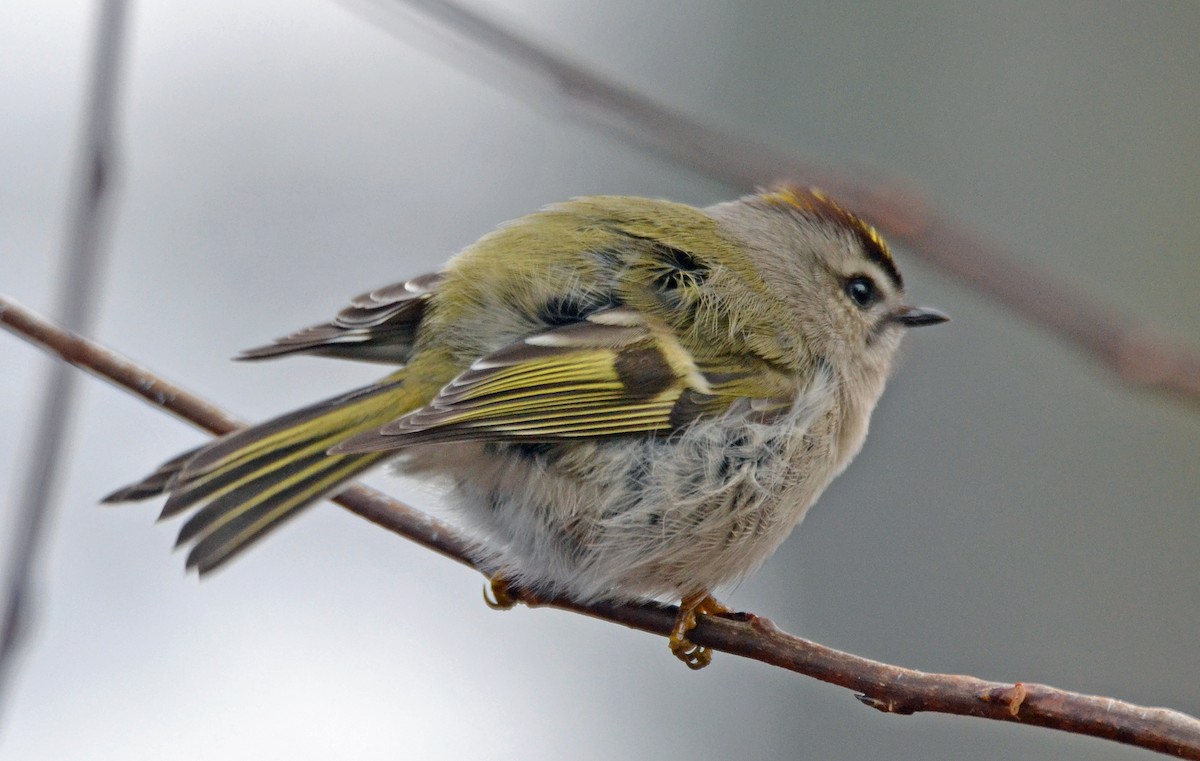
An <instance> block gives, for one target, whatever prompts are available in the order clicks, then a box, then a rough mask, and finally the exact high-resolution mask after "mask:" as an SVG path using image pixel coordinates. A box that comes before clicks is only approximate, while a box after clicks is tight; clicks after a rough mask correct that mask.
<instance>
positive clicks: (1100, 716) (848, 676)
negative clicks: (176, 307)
mask: <svg viewBox="0 0 1200 761" xmlns="http://www.w3.org/2000/svg"><path fill="white" fill-rule="evenodd" d="M0 325H2V326H3V327H4V328H5V329H6V330H8V331H10V332H12V333H14V334H16V335H18V336H20V337H22V338H24V339H25V340H27V341H28V342H30V343H32V344H33V345H35V346H37V347H39V348H41V349H44V350H46V351H48V352H50V353H51V354H54V355H57V356H58V357H59V358H61V359H62V360H63V361H65V362H68V363H70V364H72V365H75V366H77V367H79V368H81V369H83V370H86V371H87V372H90V373H91V374H93V375H95V376H96V377H98V378H101V379H103V380H105V381H108V382H109V383H111V384H113V385H115V386H117V387H119V388H122V389H124V390H126V391H128V392H130V393H132V394H134V395H135V396H139V397H141V398H142V399H144V400H146V401H148V402H150V403H151V404H153V405H155V406H157V407H160V408H162V409H164V410H166V411H167V412H170V413H171V414H173V415H175V416H176V417H180V418H183V419H184V420H187V421H188V422H190V423H193V424H195V425H197V426H199V427H201V428H203V429H205V430H207V431H209V432H211V433H214V434H222V433H228V432H229V431H232V430H234V429H236V428H238V427H239V426H240V422H239V421H238V420H237V419H236V418H234V417H232V416H230V415H229V414H228V413H226V412H224V411H222V410H221V409H219V408H218V407H216V406H214V405H212V404H209V403H208V402H205V401H204V400H202V399H199V398H198V397H196V396H194V395H192V394H190V393H188V392H187V391H184V390H183V389H182V388H180V387H178V386H175V385H173V384H171V383H168V382H167V381H165V380H163V379H161V378H159V377H158V376H157V375H155V374H154V373H152V372H151V371H149V370H148V369H146V368H144V367H142V366H140V365H137V364H135V363H133V362H131V361H129V360H127V359H125V358H123V357H121V356H119V355H118V354H116V353H114V352H112V351H111V350H109V349H106V348H104V347H102V346H100V345H98V344H96V343H93V342H91V341H88V340H87V339H84V338H81V337H79V336H76V335H73V334H71V333H68V332H66V331H64V330H61V329H59V328H57V327H56V326H54V325H53V324H51V323H49V322H48V321H46V320H44V319H42V318H40V317H38V316H37V315H36V314H34V313H33V312H31V311H29V310H27V309H25V308H24V307H22V306H20V305H18V304H16V303H15V302H13V301H11V300H9V299H7V298H5V297H3V296H0ZM333 499H334V501H335V502H337V503H338V504H340V505H342V506H343V507H345V508H346V509H348V510H350V511H351V512H353V513H356V514H357V515H360V516H362V517H364V518H366V519H367V520H370V521H372V522H374V523H376V524H378V525H380V526H383V527H384V528H386V529H388V530H389V531H392V532H394V533H396V534H399V535H400V536H402V537H405V538H407V539H409V540H411V541H415V542H417V543H418V544H420V545H422V546H424V547H426V548H428V549H431V550H433V551H435V552H438V553H440V554H442V555H445V556H446V557H448V558H451V559H452V560H457V561H458V562H460V563H463V564H464V565H467V566H470V567H475V566H474V564H473V563H472V562H471V560H470V558H469V556H468V552H467V550H468V543H467V541H466V540H465V539H463V538H462V537H461V536H459V534H458V533H457V532H456V531H455V530H454V529H453V528H451V527H450V526H448V525H446V524H444V523H442V522H440V521H438V520H436V519H434V518H431V517H429V516H427V515H425V514H423V513H421V512H419V511H417V510H414V509H413V508H411V507H408V506H406V505H404V504H402V503H400V502H398V501H396V500H394V499H391V498H389V497H387V496H385V495H383V494H381V493H379V492H377V491H374V490H372V489H368V488H366V487H364V486H359V485H353V486H350V487H348V488H346V489H345V490H343V491H342V492H340V493H339V494H338V495H337V496H336V497H334V498H333ZM542 602H543V603H544V604H546V605H550V606H552V607H556V608H561V609H563V610H571V611H575V612H577V613H582V614H584V615H588V616H592V617H594V618H599V619H602V620H604V621H610V622H613V623H619V624H623V625H625V626H628V627H631V628H634V629H639V630H642V631H646V632H650V633H653V634H658V635H662V636H665V635H667V634H668V633H669V632H670V630H671V627H672V626H673V624H674V620H675V611H674V609H672V608H669V607H663V606H658V605H653V604H643V605H614V604H610V603H595V604H591V605H581V604H579V603H575V602H572V601H570V600H566V599H553V600H547V601H542ZM688 637H689V638H690V639H691V640H692V641H693V642H696V643H697V644H700V645H704V646H707V647H711V648H713V649H715V650H720V651H722V652H726V653H731V654H734V655H740V656H742V657H745V658H751V659H753V660H757V661H761V662H763V663H767V664H770V665H773V666H778V667H780V668H784V669H788V670H790V671H795V672H797V673H800V674H804V675H806V676H810V677H813V678H815V679H820V680H822V681H825V682H829V683H831V684H836V685H839V686H841V687H846V688H848V689H851V690H854V691H855V692H856V696H857V697H858V699H859V700H860V701H862V702H863V703H865V704H866V705H868V706H871V707H872V708H876V709H878V710H880V711H884V712H887V713H896V714H912V713H917V712H921V711H932V712H938V713H950V714H958V715H963V716H978V717H981V718H986V719H994V720H998V721H1011V722H1016V723H1019V724H1031V725H1035V726H1041V727H1049V728H1052V729H1059V730H1062V731H1065V732H1073V733H1076V734H1082V735H1090V736H1093V737H1100V738H1104V739H1108V740H1114V741H1116V742H1121V743H1126V744H1129V745H1136V746H1139V747H1142V748H1146V749H1148V750H1153V751H1158V752H1160V753H1166V754H1170V755H1174V756H1177V757H1179V758H1189V759H1200V720H1197V719H1195V718H1192V717H1190V716H1187V715H1186V714H1183V713H1180V712H1178V711H1173V710H1169V709H1165V708H1146V707H1142V706H1136V705H1133V704H1130V703H1125V702H1122V701H1118V700H1113V699H1111V698H1106V697H1097V696H1091V695H1081V694H1079V693H1074V692H1067V691H1064V690H1059V689H1056V688H1053V687H1047V686H1045V685H1040V684H1030V683H1022V682H1017V683H1011V684H1010V683H1001V682H988V681H984V680H982V679H977V678H975V677H971V676H959V675H950V674H928V673H924V672H920V671H914V670H911V669H905V668H900V667H898V666H891V665H888V664H885V663H879V662H877V661H872V660H869V659H866V658H861V657H859V656H856V655H851V654H849V653H843V652H840V651H837V650H833V649H831V648H827V647H824V646H822V645H819V644H817V643H815V642H810V641H808V640H804V639H801V638H799V637H795V636H792V635H790V634H786V633H784V632H782V631H780V630H779V629H777V628H776V627H775V626H774V624H772V623H771V622H770V621H768V620H767V619H765V618H760V617H757V616H753V615H744V614H742V615H736V616H731V617H720V618H717V617H703V618H702V620H701V622H700V625H699V626H698V627H697V628H696V629H695V630H693V631H692V632H691V633H689V634H688Z"/></svg>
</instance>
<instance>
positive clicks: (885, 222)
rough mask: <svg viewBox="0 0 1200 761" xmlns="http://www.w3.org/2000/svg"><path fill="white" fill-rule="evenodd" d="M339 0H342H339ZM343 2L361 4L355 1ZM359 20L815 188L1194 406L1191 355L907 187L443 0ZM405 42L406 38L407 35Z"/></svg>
mask: <svg viewBox="0 0 1200 761" xmlns="http://www.w3.org/2000/svg"><path fill="white" fill-rule="evenodd" d="M343 2H345V0H343ZM347 4H348V7H350V8H353V9H361V8H363V6H362V5H361V4H360V3H358V2H348V3H347ZM372 7H374V8H375V9H376V12H374V13H367V14H366V15H367V16H368V18H371V19H372V20H374V21H376V22H377V23H379V24H381V25H382V26H383V27H384V28H385V29H389V30H391V31H397V32H398V31H399V30H398V29H397V28H396V27H395V26H394V25H393V23H392V22H394V21H395V20H396V19H395V18H394V17H393V18H389V17H388V16H387V13H388V12H389V10H390V11H391V12H392V14H393V16H394V15H395V12H396V11H397V10H400V9H402V8H405V9H409V10H411V11H413V12H415V13H416V14H417V18H418V19H421V20H424V21H425V22H426V23H427V24H433V26H434V30H433V31H435V32H437V33H440V39H441V41H442V43H443V44H440V45H437V44H435V45H433V46H432V47H433V48H434V52H435V53H436V54H438V55H440V56H442V57H443V58H444V59H445V60H446V62H447V63H449V64H450V65H452V66H456V67H459V68H461V69H463V70H465V71H466V72H467V73H469V74H471V75H472V76H476V77H479V78H480V79H482V80H484V81H487V82H488V83H489V84H492V85H494V86H496V87H499V88H500V89H501V90H503V91H504V92H506V93H508V94H509V95H511V96H514V97H516V98H519V99H520V100H522V101H524V102H526V103H527V104H529V105H532V106H534V107H537V108H549V109H553V110H556V111H558V112H561V113H563V114H564V115H565V116H567V117H568V118H570V119H574V120H576V121H580V122H582V123H584V124H585V125H590V126H595V127H600V128H602V129H606V130H609V131H611V132H614V133H615V134H616V135H618V136H619V137H621V138H622V139H624V140H627V141H629V142H630V143H633V144H635V145H638V146H641V147H642V148H644V149H646V150H649V151H652V152H653V153H655V154H658V155H659V156H662V157H663V158H666V159H668V160H669V161H672V162H674V163H676V164H678V165H680V166H683V167H686V168H687V169H690V170H692V171H695V172H699V173H701V174H703V175H706V176H708V177H710V178H712V179H715V180H718V181H720V182H723V183H725V184H727V185H729V186H730V187H732V188H735V189H737V190H738V191H739V192H743V193H744V192H749V191H751V190H753V189H755V188H756V187H760V186H763V185H765V184H770V183H772V182H774V181H787V182H792V183H797V184H800V185H806V186H813V187H819V188H821V189H823V190H825V191H826V192H828V193H829V194H830V195H831V196H832V197H834V198H836V199H838V200H839V202H841V203H843V205H845V206H847V207H849V208H851V209H852V210H854V211H855V212H857V213H858V214H860V215H861V216H863V217H864V218H866V219H868V220H869V221H871V223H872V224H874V225H876V226H877V227H878V228H879V229H880V230H881V231H882V232H883V233H884V237H886V238H888V239H889V240H890V241H892V242H893V243H899V244H902V245H904V246H905V247H907V248H908V249H909V250H910V251H911V252H912V254H913V255H914V256H916V257H918V258H920V259H923V260H924V261H926V262H928V263H929V264H930V265H932V266H934V267H937V268H938V269H941V270H942V271H944V272H946V273H948V274H950V275H952V276H954V277H955V278H958V279H959V280H961V281H962V282H964V283H966V284H967V285H969V286H970V287H972V288H973V289H975V290H976V291H978V292H979V293H981V294H983V295H985V296H987V297H989V298H991V299H994V300H996V301H997V302H999V303H1000V304H1002V305H1003V306H1004V307H1005V308H1007V309H1010V310H1012V311H1013V312H1015V313H1017V314H1019V315H1020V316H1022V317H1024V318H1025V319H1027V320H1029V321H1030V322H1032V323H1034V324H1035V325H1037V326H1039V327H1041V328H1042V329H1044V330H1046V331H1047V332H1049V333H1051V334H1052V335H1054V336H1055V337H1056V338H1057V339H1059V340H1060V341H1063V342H1064V343H1066V344H1068V345H1070V346H1072V347H1074V348H1075V349H1077V350H1080V351H1083V352H1085V353H1086V354H1088V355H1090V356H1091V357H1092V359H1093V360H1095V361H1096V362H1098V363H1099V364H1100V365H1101V366H1103V367H1106V368H1108V369H1109V370H1110V371H1112V372H1113V373H1115V374H1116V376H1117V377H1118V378H1119V379H1120V380H1121V381H1123V382H1124V383H1126V384H1129V385H1130V386H1133V387H1138V388H1144V389H1149V390H1152V391H1159V392H1164V393H1166V394H1169V395H1171V396H1173V397H1175V398H1179V399H1183V400H1185V401H1187V402H1190V403H1191V404H1200V349H1198V348H1197V347H1196V346H1195V345H1190V344H1188V343H1187V342H1186V341H1184V340H1182V339H1180V338H1174V337H1171V336H1170V335H1168V334H1166V333H1165V332H1164V331H1162V330H1161V329H1159V328H1157V327H1155V326H1152V325H1150V324H1148V323H1146V322H1144V321H1142V320H1137V319H1133V318H1132V317H1130V316H1129V315H1126V314H1122V313H1121V312H1120V310H1118V309H1116V308H1114V307H1111V306H1108V305H1106V304H1105V303H1103V301H1102V300H1101V299H1100V298H1098V297H1097V296H1096V295H1095V294H1089V293H1087V292H1085V291H1083V290H1082V289H1081V288H1080V287H1079V286H1078V285H1076V284H1074V283H1069V282H1067V281H1066V280H1065V279H1064V278H1062V277H1060V276H1057V275H1055V274H1054V273H1052V272H1050V271H1048V270H1046V269H1044V268H1040V267H1037V266H1035V265H1034V264H1032V263H1031V259H1030V257H1028V256H1022V255H1019V254H1018V253H1017V252H1015V251H1013V250H1011V249H1010V248H1009V247H1008V246H1006V245H1004V244H1003V243H1000V242H997V241H995V240H991V239H989V238H988V237H987V236H985V235H983V234H981V233H979V232H977V231H975V230H972V229H970V228H969V227H967V226H965V225H963V224H962V223H960V222H958V221H957V220H955V218H954V217H953V215H951V214H948V213H947V212H945V211H944V210H942V209H940V208H938V207H937V206H936V205H935V204H933V203H932V202H931V201H929V200H927V199H924V198H922V197H921V196H920V195H919V194H918V193H917V191H916V190H915V189H913V188H911V187H909V186H907V185H906V184H904V183H902V182H900V181H898V180H896V179H895V178H891V177H886V176H882V175H880V174H878V173H873V172H871V171H869V170H857V171H854V172H850V171H846V170H843V169H831V168H827V167H822V166H819V165H817V164H815V163H812V162H809V161H804V160H801V159H799V158H797V157H796V156H794V155H792V154H790V153H788V152H785V151H780V150H777V149H775V148H772V147H770V146H767V145H763V144H760V143H757V142H755V141H754V140H751V139H748V138H746V137H744V136H739V135H735V134H732V133H728V132H724V131H722V130H719V129H716V128H714V127H711V126H708V125H706V124H704V123H702V122H700V121H699V120H697V119H693V118H691V117H689V116H688V115H686V114H684V113H681V112H679V111H676V110H674V109H672V108H670V107H669V106H666V105H664V104H663V103H661V102H659V101H657V100H655V99H653V98H649V97H646V96H644V95H642V94H640V93H639V92H637V91H636V90H634V89H632V88H629V87H626V86H624V85H621V84H619V83H617V82H615V81H612V80H609V79H607V78H605V77H603V76H601V75H599V74H597V73H595V72H593V71H591V70H589V69H588V68H586V67H585V66H583V65H581V64H579V63H576V62H575V61H572V60H571V59H569V58H568V57H566V56H565V55H562V54H559V53H557V52H555V51H553V50H552V49H551V48H549V47H547V46H544V45H541V44H539V43H537V42H535V41H533V40H532V39H531V38H528V37H525V36H522V35H521V34H518V33H517V32H514V31H512V30H511V29H508V28H506V27H505V26H503V25H501V24H499V23H497V22H495V21H493V20H491V19H489V18H488V17H487V16H486V15H484V14H482V13H479V12H476V11H474V10H472V9H469V8H467V7H466V6H464V5H462V4H461V3H458V2H453V0H376V1H375V2H374V3H373V4H372ZM405 36H406V39H407V38H408V37H409V36H410V35H407V34H406V35H405Z"/></svg>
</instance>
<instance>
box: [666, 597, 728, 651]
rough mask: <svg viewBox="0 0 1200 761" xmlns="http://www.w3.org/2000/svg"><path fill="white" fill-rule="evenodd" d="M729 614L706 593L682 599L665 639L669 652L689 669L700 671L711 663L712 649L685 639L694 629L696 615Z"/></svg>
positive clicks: (726, 609)
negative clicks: (677, 613) (669, 648)
mask: <svg viewBox="0 0 1200 761" xmlns="http://www.w3.org/2000/svg"><path fill="white" fill-rule="evenodd" d="M729 612H730V611H729V608H726V607H725V606H724V605H722V604H721V603H719V602H717V601H716V600H714V599H713V597H712V595H710V594H708V593H707V592H704V593H701V594H696V595H688V596H687V597H684V598H683V601H682V602H680V604H679V615H677V616H676V617H675V626H674V627H672V628H671V636H670V637H669V638H668V639H667V642H668V644H669V645H670V647H671V652H672V653H674V654H675V657H676V658H678V659H679V660H681V661H683V662H684V663H685V664H686V665H687V667H688V668H690V669H702V668H704V667H705V666H707V665H708V664H710V663H712V648H708V647H702V646H700V645H697V644H695V643H694V642H692V641H691V640H689V639H688V638H687V634H688V632H690V631H691V630H692V629H695V628H696V624H697V623H698V620H697V618H696V616H697V614H700V615H705V616H710V615H720V614H722V613H729Z"/></svg>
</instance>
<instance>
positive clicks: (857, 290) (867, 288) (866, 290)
mask: <svg viewBox="0 0 1200 761" xmlns="http://www.w3.org/2000/svg"><path fill="white" fill-rule="evenodd" d="M846 295H847V296H849V297H850V300H851V301H853V302H854V303H855V304H857V305H858V306H859V308H860V309H866V308H867V307H869V306H871V305H872V304H874V303H875V302H876V301H879V289H878V288H877V287H876V286H875V281H874V280H872V279H871V278H869V277H867V276H866V275H855V276H854V277H852V278H850V279H849V280H847V281H846Z"/></svg>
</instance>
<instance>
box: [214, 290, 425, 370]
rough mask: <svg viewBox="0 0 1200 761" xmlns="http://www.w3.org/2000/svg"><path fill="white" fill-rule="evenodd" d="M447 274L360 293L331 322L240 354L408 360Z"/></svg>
mask: <svg viewBox="0 0 1200 761" xmlns="http://www.w3.org/2000/svg"><path fill="white" fill-rule="evenodd" d="M442 277H443V276H442V274H441V273H432V274H428V275H421V276H420V277H415V278H413V279H411V280H406V281H405V282H403V283H394V284H392V285H389V286H386V287H384V288H378V289H376V290H374V291H369V292H367V293H364V294H362V295H360V296H356V297H355V298H354V299H352V300H351V302H350V305H349V306H348V307H346V308H345V309H343V310H342V311H340V312H338V314H337V316H336V317H334V318H333V319H332V320H330V321H329V322H326V323H323V324H321V325H313V326H312V327H309V328H304V329H303V330H298V331H296V332H295V333H292V334H291V335H288V336H284V337H283V338H279V339H276V340H275V341H274V342H273V343H270V344H267V345H266V346H258V347H255V348H253V349H247V350H246V351H243V352H242V353H241V354H239V355H238V357H237V358H238V359H269V358H273V357H281V356H285V355H288V354H316V355H319V356H324V357H336V358H338V359H354V360H360V361H365V362H381V363H385V364H394V365H403V364H404V363H406V362H407V361H408V358H409V356H410V355H411V354H412V349H413V343H414V341H415V337H416V332H417V326H418V325H419V324H420V322H421V319H422V317H424V315H425V306H426V304H427V302H428V301H429V298H430V297H431V296H432V295H433V294H434V292H435V291H436V290H437V287H438V285H439V284H440V283H441V281H442Z"/></svg>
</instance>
